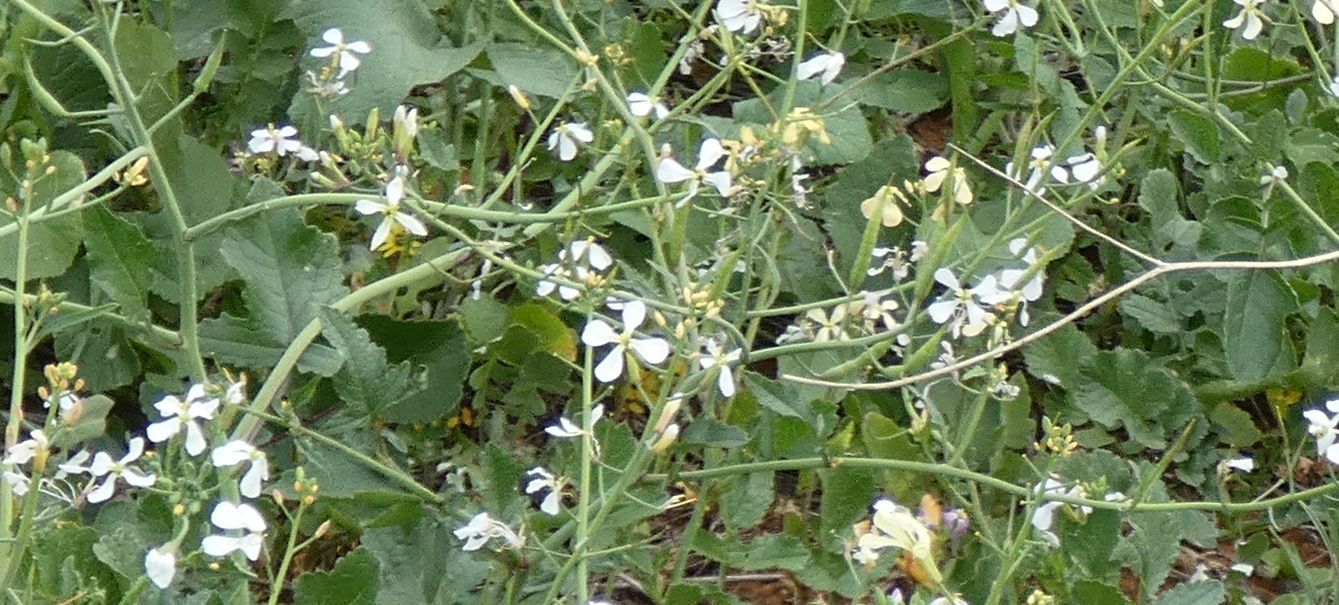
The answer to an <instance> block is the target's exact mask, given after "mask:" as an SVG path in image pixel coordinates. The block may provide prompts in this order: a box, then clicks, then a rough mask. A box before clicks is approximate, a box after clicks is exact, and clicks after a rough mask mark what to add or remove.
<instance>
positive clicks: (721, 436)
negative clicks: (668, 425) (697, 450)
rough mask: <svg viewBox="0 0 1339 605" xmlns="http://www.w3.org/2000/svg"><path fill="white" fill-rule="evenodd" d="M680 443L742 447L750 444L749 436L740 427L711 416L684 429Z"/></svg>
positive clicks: (702, 418)
mask: <svg viewBox="0 0 1339 605" xmlns="http://www.w3.org/2000/svg"><path fill="white" fill-rule="evenodd" d="M679 441H680V442H682V443H685V444H688V445H707V446H711V447H740V446H742V445H745V444H747V443H748V442H749V434H748V433H746V432H744V430H743V429H741V428H739V427H736V426H731V425H728V424H726V423H724V422H721V421H720V420H717V419H715V418H712V417H710V416H702V417H699V418H698V419H697V420H694V421H693V423H692V424H690V425H688V428H686V429H684V431H683V434H682V435H680V437H679Z"/></svg>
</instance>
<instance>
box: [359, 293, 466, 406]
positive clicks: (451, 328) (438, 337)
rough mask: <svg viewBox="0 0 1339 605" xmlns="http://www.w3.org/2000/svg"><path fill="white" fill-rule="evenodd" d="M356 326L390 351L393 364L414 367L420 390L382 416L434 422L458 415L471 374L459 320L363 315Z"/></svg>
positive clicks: (410, 393)
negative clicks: (403, 318) (402, 319)
mask: <svg viewBox="0 0 1339 605" xmlns="http://www.w3.org/2000/svg"><path fill="white" fill-rule="evenodd" d="M358 325H360V326H362V327H363V328H364V329H366V330H367V332H368V334H370V335H371V336H372V340H373V341H375V342H376V343H377V344H378V345H380V346H381V347H382V348H384V349H385V350H386V358H387V359H388V360H389V361H390V362H391V363H397V364H398V363H402V362H404V363H408V364H409V365H410V366H412V375H411V377H410V378H411V382H412V381H421V382H422V387H421V388H415V389H413V390H411V392H408V393H406V394H405V395H404V396H403V397H401V398H399V400H398V401H397V402H395V403H392V404H389V405H387V406H386V407H385V408H383V409H382V410H381V411H380V412H379V416H380V417H381V418H383V419H385V420H387V421H390V422H431V421H434V420H444V419H446V418H448V417H450V416H451V415H453V414H455V413H456V410H457V409H458V406H459V404H460V395H461V392H462V391H463V389H464V384H465V377H466V376H468V374H469V369H470V354H469V350H470V348H469V343H468V341H467V339H466V337H465V331H464V330H463V329H462V328H461V327H460V324H459V323H458V322H456V321H397V320H394V319H391V318H389V317H386V316H383V315H364V316H362V317H359V318H358Z"/></svg>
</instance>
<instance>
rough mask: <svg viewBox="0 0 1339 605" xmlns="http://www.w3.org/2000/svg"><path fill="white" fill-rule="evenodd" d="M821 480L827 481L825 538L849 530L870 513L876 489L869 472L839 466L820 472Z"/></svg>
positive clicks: (872, 476) (824, 518)
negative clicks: (853, 524)
mask: <svg viewBox="0 0 1339 605" xmlns="http://www.w3.org/2000/svg"><path fill="white" fill-rule="evenodd" d="M818 478H819V480H821V481H822V482H823V497H822V500H821V510H822V512H823V514H822V516H820V517H819V520H820V524H821V527H820V531H821V533H822V535H830V534H832V533H835V532H840V531H842V530H845V529H847V528H849V527H850V526H851V524H852V523H855V522H856V520H858V519H860V518H861V517H863V516H865V515H866V514H867V513H868V512H869V507H870V504H871V503H872V502H874V491H875V489H876V487H875V485H874V474H873V473H871V472H869V470H868V469H855V468H844V467H837V468H835V469H831V470H825V471H819V473H818Z"/></svg>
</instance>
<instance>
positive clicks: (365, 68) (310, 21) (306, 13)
mask: <svg viewBox="0 0 1339 605" xmlns="http://www.w3.org/2000/svg"><path fill="white" fill-rule="evenodd" d="M280 16H281V17H286V18H292V19H293V21H294V22H295V23H296V24H297V26H298V29H299V30H301V31H302V33H304V34H306V35H307V40H308V43H307V44H306V45H305V46H304V48H309V49H310V48H317V47H322V46H326V43H325V42H324V41H322V40H321V34H322V33H323V32H325V30H326V29H328V28H330V27H339V28H340V29H341V30H342V31H343V32H344V39H345V40H346V41H354V40H362V41H366V42H367V43H368V44H370V45H371V46H372V52H370V53H368V54H366V55H364V56H362V65H361V66H359V67H358V71H356V72H354V73H353V74H351V78H350V80H351V81H350V86H349V89H350V90H349V94H347V95H344V96H342V97H338V98H336V99H333V100H329V101H326V102H324V103H323V105H324V107H323V108H322V109H323V111H324V113H321V112H320V111H318V108H317V106H316V104H315V103H314V102H313V100H312V96H311V94H310V93H308V92H307V91H306V90H302V89H300V90H298V92H297V94H296V95H295V96H294V97H293V104H292V105H291V106H290V107H289V110H288V113H289V115H290V116H292V117H293V118H294V119H296V120H298V121H299V122H300V123H303V124H311V125H320V124H325V121H326V117H325V116H326V114H338V115H341V116H344V117H345V118H346V119H350V120H362V119H363V117H364V116H366V115H367V112H368V111H369V110H371V109H372V108H374V107H376V108H379V109H380V110H381V115H382V116H389V115H390V113H391V111H392V110H394V108H395V105H397V104H398V103H400V102H401V101H402V100H403V99H404V98H405V97H406V96H408V94H409V91H410V90H411V89H413V88H414V87H415V86H419V85H422V84H432V83H435V82H439V81H441V80H442V79H443V78H446V77H447V76H450V75H451V74H454V73H456V72H457V71H460V70H461V69H462V68H464V67H465V66H466V65H469V63H470V62H471V61H473V60H474V58H475V57H476V56H478V54H479V50H480V48H481V46H480V45H478V44H475V45H470V46H465V47H461V48H454V47H451V46H449V45H447V40H446V39H445V38H444V37H443V36H442V33H441V31H439V30H438V28H437V19H436V17H435V16H434V15H433V14H432V12H431V11H429V10H428V8H427V7H426V6H424V4H423V2H422V0H323V1H322V2H294V3H291V4H289V5H288V8H286V9H285V10H284V11H283V12H282V14H281V15H280ZM304 54H305V53H304ZM301 61H302V66H303V68H304V69H312V70H316V69H319V68H320V67H322V66H324V65H326V64H328V61H325V60H322V59H317V58H314V57H310V56H304V57H303V58H302V60H301Z"/></svg>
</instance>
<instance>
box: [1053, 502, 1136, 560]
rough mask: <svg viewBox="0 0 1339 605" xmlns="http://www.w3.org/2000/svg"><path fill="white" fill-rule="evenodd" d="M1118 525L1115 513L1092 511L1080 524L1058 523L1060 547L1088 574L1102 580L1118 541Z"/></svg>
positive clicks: (1119, 517)
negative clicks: (1059, 524)
mask: <svg viewBox="0 0 1339 605" xmlns="http://www.w3.org/2000/svg"><path fill="white" fill-rule="evenodd" d="M1121 525H1122V521H1121V516H1120V514H1119V513H1117V512H1116V511H1112V510H1095V511H1093V512H1092V513H1091V514H1089V515H1088V517H1087V518H1086V519H1084V520H1083V521H1082V522H1079V523H1063V524H1061V526H1060V527H1061V532H1062V533H1061V536H1060V544H1061V546H1062V547H1063V548H1064V550H1065V554H1067V555H1069V556H1070V557H1073V558H1074V560H1075V561H1077V562H1078V563H1079V564H1080V565H1082V566H1083V569H1084V570H1085V571H1087V572H1088V574H1090V575H1094V576H1097V577H1105V576H1106V575H1107V574H1108V571H1109V570H1110V567H1111V557H1112V554H1113V552H1114V551H1115V548H1116V544H1117V543H1118V542H1120V530H1121Z"/></svg>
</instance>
